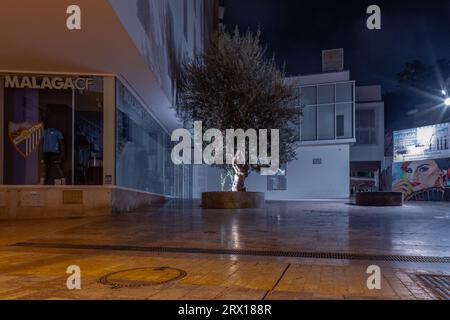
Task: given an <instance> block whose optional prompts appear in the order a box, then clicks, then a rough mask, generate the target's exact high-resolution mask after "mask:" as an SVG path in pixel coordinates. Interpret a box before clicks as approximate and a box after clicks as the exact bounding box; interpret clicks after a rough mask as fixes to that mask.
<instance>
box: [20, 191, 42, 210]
mask: <svg viewBox="0 0 450 320" xmlns="http://www.w3.org/2000/svg"><path fill="white" fill-rule="evenodd" d="M44 205H45V203H44V197H43V196H42V193H41V192H37V191H22V192H21V193H20V206H21V207H43V206H44Z"/></svg>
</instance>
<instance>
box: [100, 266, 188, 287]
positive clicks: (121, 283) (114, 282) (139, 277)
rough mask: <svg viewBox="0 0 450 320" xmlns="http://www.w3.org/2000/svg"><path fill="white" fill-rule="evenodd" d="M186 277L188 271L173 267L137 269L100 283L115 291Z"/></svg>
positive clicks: (117, 272)
mask: <svg viewBox="0 0 450 320" xmlns="http://www.w3.org/2000/svg"><path fill="white" fill-rule="evenodd" d="M186 275H187V273H186V271H184V270H181V269H177V268H172V267H158V268H135V269H127V270H121V271H116V272H113V273H109V274H107V275H105V276H103V277H101V278H100V279H99V282H100V283H101V284H104V285H107V286H111V288H113V289H119V288H136V287H146V286H155V285H159V284H165V283H168V282H172V281H177V280H180V279H182V278H184V277H185V276H186Z"/></svg>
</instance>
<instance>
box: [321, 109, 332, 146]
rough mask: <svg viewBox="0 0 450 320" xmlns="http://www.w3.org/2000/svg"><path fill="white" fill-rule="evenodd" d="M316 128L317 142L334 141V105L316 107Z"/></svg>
mask: <svg viewBox="0 0 450 320" xmlns="http://www.w3.org/2000/svg"><path fill="white" fill-rule="evenodd" d="M317 118H318V120H319V121H318V127H317V135H318V139H319V140H333V139H334V105H333V104H324V105H320V106H317Z"/></svg>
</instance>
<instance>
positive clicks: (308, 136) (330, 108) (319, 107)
mask: <svg viewBox="0 0 450 320" xmlns="http://www.w3.org/2000/svg"><path fill="white" fill-rule="evenodd" d="M354 86H355V84H354V82H353V81H348V82H339V83H333V84H326V85H317V86H306V87H302V88H300V105H301V106H302V107H303V118H302V121H301V124H300V126H301V129H300V132H301V141H317V140H337V139H352V138H353V137H354V132H353V121H354V119H353V110H354Z"/></svg>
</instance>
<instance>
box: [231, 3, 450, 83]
mask: <svg viewBox="0 0 450 320" xmlns="http://www.w3.org/2000/svg"><path fill="white" fill-rule="evenodd" d="M371 4H376V5H378V6H380V7H381V13H382V30H375V31H372V30H368V29H367V27H366V20H367V18H368V17H369V15H368V14H366V9H367V7H368V6H369V5H371ZM225 24H226V26H227V28H228V29H229V30H233V29H234V26H236V25H238V26H239V28H240V29H241V30H246V29H247V28H250V29H251V30H256V29H257V27H258V25H259V26H260V28H261V31H262V41H263V43H264V44H266V45H267V46H268V50H269V52H274V53H275V56H276V59H277V61H278V62H279V63H280V65H281V64H282V63H283V62H286V71H287V74H288V75H299V74H310V73H318V72H321V50H322V49H331V48H341V47H342V48H344V54H345V68H346V69H348V70H350V72H351V78H352V80H356V81H357V85H370V84H381V85H382V86H383V91H385V92H386V91H389V90H391V89H393V88H395V85H396V83H397V82H396V74H397V73H398V72H399V71H400V70H401V69H402V66H403V65H404V64H405V63H406V62H408V61H410V60H414V59H418V60H421V61H422V62H423V63H425V64H431V63H432V62H433V61H435V60H437V59H442V58H446V59H450V0H428V1H425V0H422V1H414V0H385V1H366V0H225Z"/></svg>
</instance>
